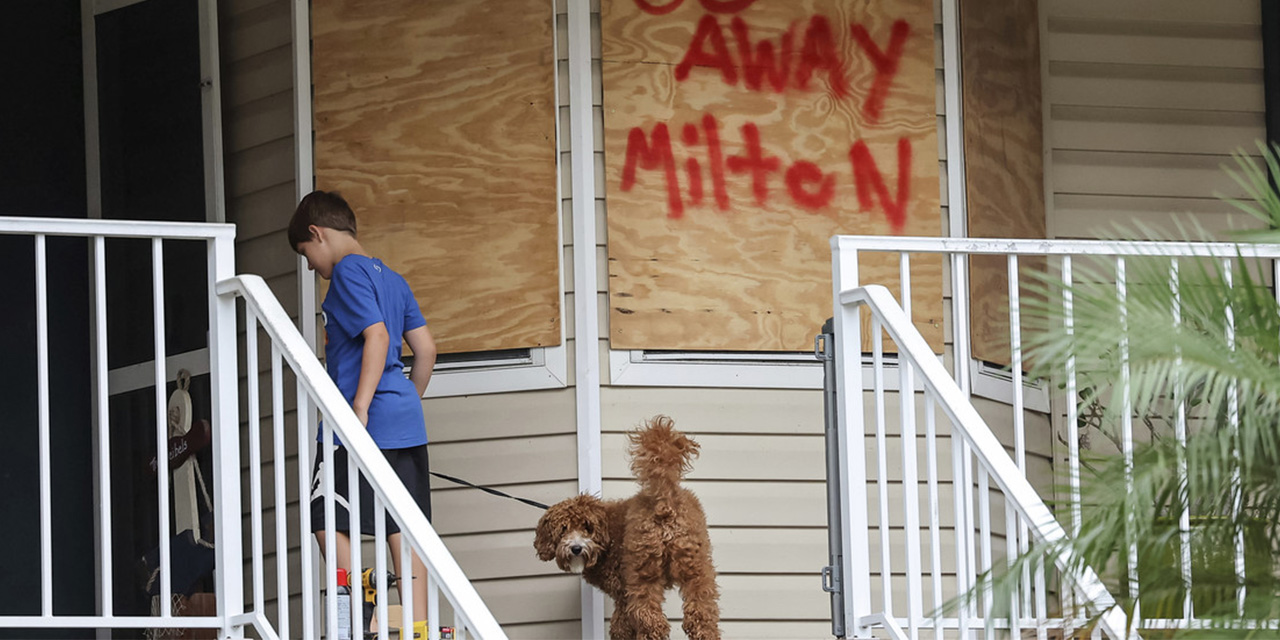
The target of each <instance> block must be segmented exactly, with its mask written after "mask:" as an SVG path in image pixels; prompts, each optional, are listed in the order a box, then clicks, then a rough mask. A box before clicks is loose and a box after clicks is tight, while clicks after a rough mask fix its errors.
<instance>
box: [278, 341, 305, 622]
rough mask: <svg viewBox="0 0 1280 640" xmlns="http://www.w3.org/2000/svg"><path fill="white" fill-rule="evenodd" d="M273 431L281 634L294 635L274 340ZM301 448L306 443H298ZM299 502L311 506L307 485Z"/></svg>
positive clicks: (300, 492)
mask: <svg viewBox="0 0 1280 640" xmlns="http://www.w3.org/2000/svg"><path fill="white" fill-rule="evenodd" d="M271 434H272V436H273V438H274V441H273V447H272V451H271V465H272V470H273V471H274V472H275V492H276V499H275V512H276V613H277V615H278V617H279V620H280V627H279V628H278V629H277V631H278V632H279V634H280V637H281V638H288V637H291V636H292V635H293V634H292V633H291V632H290V629H289V608H290V603H289V524H288V523H289V517H288V516H289V508H288V505H289V502H288V498H287V497H286V494H285V488H286V487H285V471H286V469H285V461H286V459H287V452H286V451H285V448H284V447H285V445H284V376H283V375H282V374H281V371H280V346H279V345H277V344H276V343H275V341H274V340H273V341H272V342H271ZM298 449H299V451H302V450H303V447H298ZM305 465H306V462H305V461H304V460H303V459H302V455H301V454H299V456H298V466H305ZM298 505H299V508H300V509H306V508H309V507H310V505H309V504H308V496H307V487H306V485H305V484H304V485H300V486H299V488H298ZM301 540H302V544H303V545H306V544H307V541H306V532H305V531H303V532H301Z"/></svg>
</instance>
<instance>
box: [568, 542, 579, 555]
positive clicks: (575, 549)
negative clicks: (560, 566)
mask: <svg viewBox="0 0 1280 640" xmlns="http://www.w3.org/2000/svg"><path fill="white" fill-rule="evenodd" d="M569 550H570V551H572V552H573V555H575V556H576V555H578V554H580V553H582V545H580V544H575V545H573V546H572V547H569Z"/></svg>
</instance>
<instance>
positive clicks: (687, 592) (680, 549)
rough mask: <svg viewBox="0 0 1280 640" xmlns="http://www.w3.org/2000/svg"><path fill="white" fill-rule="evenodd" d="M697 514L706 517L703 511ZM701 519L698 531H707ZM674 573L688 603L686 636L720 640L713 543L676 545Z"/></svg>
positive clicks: (697, 639)
mask: <svg viewBox="0 0 1280 640" xmlns="http://www.w3.org/2000/svg"><path fill="white" fill-rule="evenodd" d="M693 515H695V514H692V513H691V514H690V516H693ZM696 515H697V516H702V512H701V510H700V509H699V510H698V511H697V512H696ZM697 519H698V520H699V523H698V525H697V526H695V527H694V528H695V529H698V528H705V526H706V525H705V522H704V521H702V518H701V517H698V518H697ZM671 574H672V577H673V578H674V580H675V582H676V583H677V584H678V585H679V587H680V598H681V599H682V600H683V601H684V624H683V625H682V628H683V629H684V633H685V635H687V636H689V640H719V638H720V605H719V601H720V590H719V588H718V587H717V586H716V570H715V566H714V565H713V564H712V562H711V547H710V541H709V540H706V539H705V538H702V539H691V540H686V541H684V542H683V543H678V544H676V545H675V549H674V550H673V554H672V558H671Z"/></svg>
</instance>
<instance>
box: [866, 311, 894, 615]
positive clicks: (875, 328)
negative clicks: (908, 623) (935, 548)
mask: <svg viewBox="0 0 1280 640" xmlns="http://www.w3.org/2000/svg"><path fill="white" fill-rule="evenodd" d="M871 344H872V351H871V371H872V379H873V380H874V382H873V384H872V388H873V389H874V393H875V405H876V407H875V415H876V474H877V475H876V486H877V488H878V490H879V492H880V500H879V502H880V521H879V523H878V526H879V529H880V583H881V588H883V589H884V594H883V598H884V613H885V615H887V616H892V615H893V585H892V582H891V578H892V575H891V574H892V573H893V572H892V570H891V569H890V565H891V562H890V558H889V471H888V464H887V463H886V462H885V415H884V414H885V410H884V332H883V331H882V330H881V328H880V321H879V320H877V319H875V318H872V319H871Z"/></svg>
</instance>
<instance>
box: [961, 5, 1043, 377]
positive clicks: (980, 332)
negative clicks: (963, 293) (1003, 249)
mask: <svg viewBox="0 0 1280 640" xmlns="http://www.w3.org/2000/svg"><path fill="white" fill-rule="evenodd" d="M1036 16H1037V13H1036V2H1035V0H962V2H961V3H960V27H961V37H960V41H961V45H962V48H963V54H962V56H961V62H962V65H963V74H962V75H963V77H964V92H963V93H964V159H965V180H966V181H967V183H968V184H967V185H966V186H967V189H966V202H967V204H968V215H969V219H968V222H969V227H968V230H969V236H970V237H974V238H1043V237H1045V217H1044V161H1043V157H1042V153H1043V150H1044V142H1043V133H1042V126H1041V119H1042V114H1041V111H1040V37H1039V36H1040V32H1039V21H1038V19H1037V17H1036ZM969 265H970V281H969V295H970V304H971V308H972V310H973V313H972V319H971V324H970V326H971V327H972V330H971V333H972V343H973V357H974V358H977V359H979V360H986V361H988V362H994V363H997V364H1002V365H1009V364H1010V363H1011V362H1012V361H1013V360H1012V355H1011V351H1010V349H1011V344H1012V340H1011V337H1010V331H1009V306H1010V305H1009V280H1008V277H1009V276H1008V273H1009V268H1008V261H1007V259H1006V258H1005V257H1004V256H974V257H973V258H971V259H970V262H969ZM1045 268H1046V262H1045V260H1044V259H1043V258H1035V257H1029V258H1024V259H1023V260H1022V261H1020V262H1019V270H1020V272H1021V273H1020V274H1019V281H1020V283H1021V286H1020V288H1019V296H1020V297H1021V298H1022V299H1023V300H1026V299H1028V298H1032V297H1034V296H1035V295H1036V293H1035V292H1034V291H1033V290H1031V289H1029V288H1028V285H1031V284H1034V282H1035V281H1034V279H1032V278H1031V277H1030V276H1029V274H1030V273H1043V272H1044V270H1045ZM1020 329H1021V330H1022V331H1024V332H1026V331H1027V327H1026V326H1023V327H1020Z"/></svg>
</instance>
